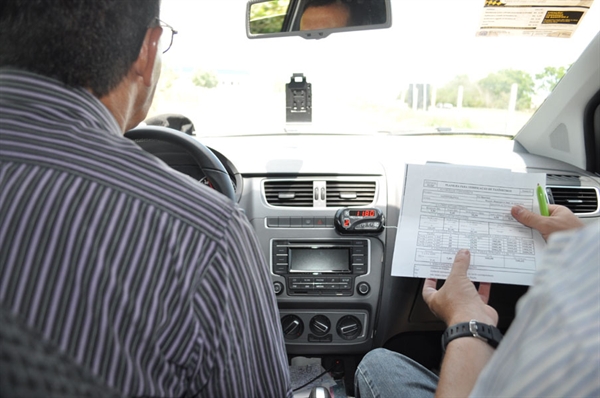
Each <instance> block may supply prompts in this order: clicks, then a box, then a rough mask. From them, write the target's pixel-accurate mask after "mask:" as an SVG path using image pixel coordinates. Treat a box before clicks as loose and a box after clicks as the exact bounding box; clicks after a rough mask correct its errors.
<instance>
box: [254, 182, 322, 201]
mask: <svg viewBox="0 0 600 398" xmlns="http://www.w3.org/2000/svg"><path fill="white" fill-rule="evenodd" d="M312 191H313V182H312V181H266V182H265V197H266V199H267V203H269V204H270V205H272V206H293V207H312V206H313V197H312Z"/></svg>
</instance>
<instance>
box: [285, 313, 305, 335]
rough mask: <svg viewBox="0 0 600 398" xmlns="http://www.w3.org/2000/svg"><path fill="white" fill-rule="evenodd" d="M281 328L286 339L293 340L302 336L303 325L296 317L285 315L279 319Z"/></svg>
mask: <svg viewBox="0 0 600 398" xmlns="http://www.w3.org/2000/svg"><path fill="white" fill-rule="evenodd" d="M281 328H282V329H283V335H284V336H285V338H286V339H288V340H295V339H297V338H298V337H300V335H302V332H303V331H304V323H303V322H302V319H300V318H299V317H298V316H296V315H286V316H284V317H283V318H282V319H281Z"/></svg>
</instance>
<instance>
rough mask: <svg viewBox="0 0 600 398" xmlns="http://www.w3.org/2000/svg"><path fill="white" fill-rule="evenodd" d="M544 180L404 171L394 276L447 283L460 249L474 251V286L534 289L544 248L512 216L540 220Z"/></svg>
mask: <svg viewBox="0 0 600 398" xmlns="http://www.w3.org/2000/svg"><path fill="white" fill-rule="evenodd" d="M538 184H539V185H540V186H542V187H544V188H545V186H546V175H545V174H543V173H514V172H511V171H510V170H504V169H492V168H481V167H469V166H455V165H441V164H426V165H416V164H411V165H407V169H406V175H405V184H404V195H403V203H402V209H401V212H400V220H399V223H398V233H397V235H396V245H395V251H394V258H393V262H392V275H393V276H405V277H415V278H437V279H445V278H446V277H447V276H448V274H449V273H450V269H451V267H452V263H453V262H454V256H455V254H456V252H457V251H458V250H459V249H464V248H466V249H469V250H470V251H471V264H470V265H469V272H468V274H469V278H470V279H471V280H472V281H476V282H494V283H510V284H517V285H531V284H532V283H533V274H534V273H535V270H536V269H537V268H538V267H539V265H540V258H541V253H542V251H543V248H544V247H545V245H546V243H545V241H544V239H543V238H542V236H541V235H540V233H539V232H537V231H536V230H533V229H531V228H528V227H525V226H524V225H522V224H520V223H519V222H518V221H516V220H515V219H514V218H513V217H512V215H511V214H510V209H511V207H512V206H513V205H516V204H520V205H522V206H523V207H525V208H526V209H529V210H531V211H534V212H537V213H538V214H539V204H538V202H537V197H536V187H537V185H538Z"/></svg>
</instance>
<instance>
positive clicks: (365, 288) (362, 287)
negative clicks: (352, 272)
mask: <svg viewBox="0 0 600 398" xmlns="http://www.w3.org/2000/svg"><path fill="white" fill-rule="evenodd" d="M356 290H357V291H358V293H359V294H362V295H363V296H364V295H366V294H369V292H370V291H371V286H370V285H369V284H368V283H367V282H361V283H359V284H358V285H357V286H356Z"/></svg>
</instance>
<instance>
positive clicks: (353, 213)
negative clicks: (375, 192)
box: [349, 209, 375, 217]
mask: <svg viewBox="0 0 600 398" xmlns="http://www.w3.org/2000/svg"><path fill="white" fill-rule="evenodd" d="M349 215H350V217H375V210H374V209H366V210H350V211H349Z"/></svg>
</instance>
